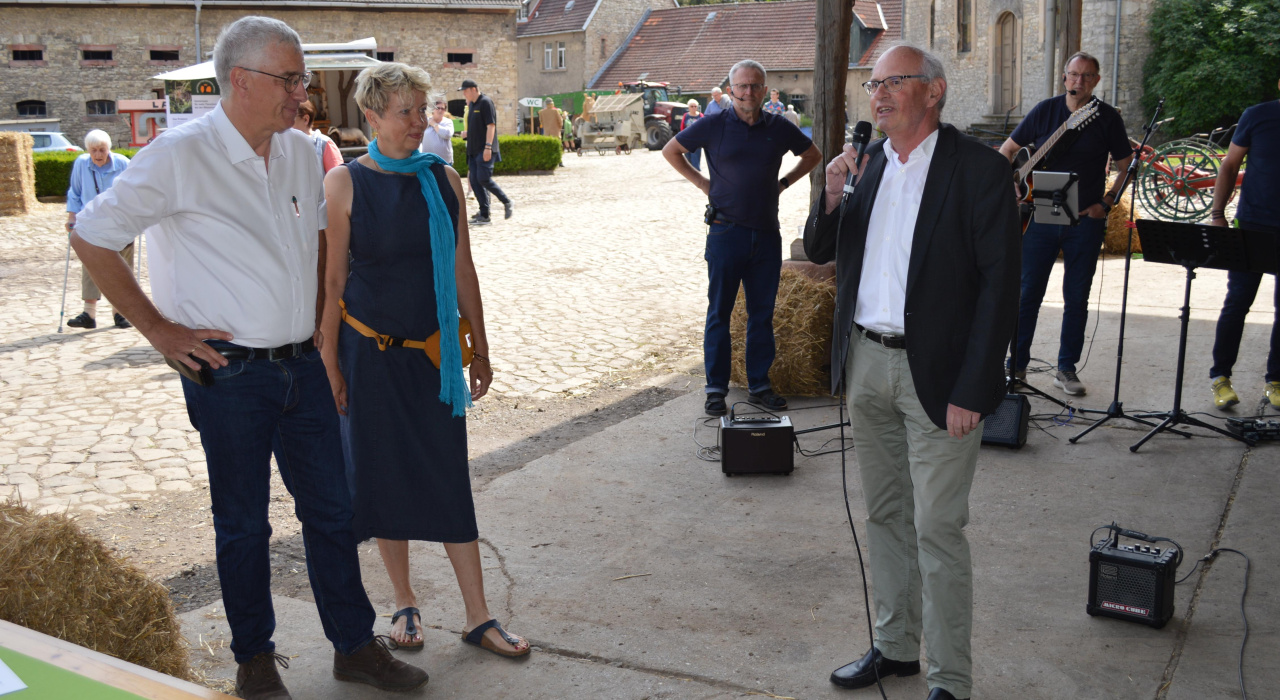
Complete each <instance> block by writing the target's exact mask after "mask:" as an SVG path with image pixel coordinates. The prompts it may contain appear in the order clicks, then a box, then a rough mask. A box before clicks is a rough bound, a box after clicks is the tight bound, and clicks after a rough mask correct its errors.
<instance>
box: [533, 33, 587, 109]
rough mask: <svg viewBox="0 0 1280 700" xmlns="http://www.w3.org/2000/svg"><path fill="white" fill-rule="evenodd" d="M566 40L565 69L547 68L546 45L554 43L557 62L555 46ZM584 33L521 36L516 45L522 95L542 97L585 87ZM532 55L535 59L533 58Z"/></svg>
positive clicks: (553, 54)
mask: <svg viewBox="0 0 1280 700" xmlns="http://www.w3.org/2000/svg"><path fill="white" fill-rule="evenodd" d="M561 41H563V42H564V52H565V57H564V59H565V60H564V64H565V67H564V68H550V69H548V68H544V66H545V65H546V63H545V61H544V59H543V55H544V54H543V51H544V46H543V45H544V44H547V43H549V44H551V60H552V64H551V65H553V66H554V65H555V51H556V45H557V44H558V43H559V42H561ZM582 42H583V33H582V32H565V33H563V34H547V35H545V36H532V37H522V38H521V39H520V44H519V46H518V47H517V52H518V56H517V61H516V63H517V64H518V65H519V66H520V68H519V74H520V90H519V92H520V94H519V95H517V96H516V97H517V99H518V98H520V97H540V96H542V95H554V94H557V93H561V92H577V91H578V90H581V89H582V86H583V82H582V74H583V71H584V70H585V67H584V66H585V65H586V60H585V58H584V56H583V53H584V49H583V43H582ZM530 55H532V58H530Z"/></svg>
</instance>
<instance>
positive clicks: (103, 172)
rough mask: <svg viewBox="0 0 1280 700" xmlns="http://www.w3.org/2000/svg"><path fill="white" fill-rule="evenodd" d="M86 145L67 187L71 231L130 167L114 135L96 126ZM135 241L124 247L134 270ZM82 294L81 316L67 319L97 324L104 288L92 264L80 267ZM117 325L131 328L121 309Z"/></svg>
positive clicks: (82, 324) (124, 255) (71, 323)
mask: <svg viewBox="0 0 1280 700" xmlns="http://www.w3.org/2000/svg"><path fill="white" fill-rule="evenodd" d="M84 147H85V149H86V150H88V151H89V152H88V153H85V154H84V155H82V156H80V157H79V158H76V161H75V163H73V164H72V165H71V186H70V187H69V188H67V233H71V231H72V229H74V228H75V227H76V214H79V213H80V210H81V209H84V205H86V204H88V203H89V202H91V201H93V198H94V197H97V196H98V195H100V194H102V193H103V192H106V191H107V190H108V189H109V188H110V187H111V183H113V182H115V180H116V176H117V175H119V174H120V173H122V172H124V169H125V168H127V167H129V159H128V158H126V157H124V156H122V155H120V154H119V153H112V152H111V135H110V134H108V133H107V132H105V131H103V130H101V129H94V130H93V131H90V132H89V133H87V134H85V136H84ZM133 245H134V244H133V243H130V244H129V245H127V246H125V248H124V250H122V251H120V257H122V258H124V261H125V262H126V263H128V265H129V270H130V271H131V272H132V271H133ZM135 274H136V273H135ZM62 286H63V290H64V291H63V303H64V305H65V303H66V291H65V290H66V280H65V279H64V280H63V283H62ZM80 298H82V299H84V311H83V312H81V313H80V315H79V316H76V317H75V318H73V319H71V320H70V321H67V325H68V326H70V327H72V328H85V329H89V328H97V327H98V319H97V310H98V300H100V299H102V292H101V291H99V290H98V285H96V284H94V283H93V278H92V277H90V276H89V270H88V268H85V269H82V270H81V271H80ZM114 320H115V322H116V328H128V327H129V321H128V320H126V319H125V317H124V316H121V315H120V314H119V313H115V314H114Z"/></svg>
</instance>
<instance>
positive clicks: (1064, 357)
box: [1015, 216, 1107, 372]
mask: <svg viewBox="0 0 1280 700" xmlns="http://www.w3.org/2000/svg"><path fill="white" fill-rule="evenodd" d="M1106 226H1107V220H1106V219H1094V218H1090V217H1088V216H1082V217H1080V224H1079V225H1078V226H1054V225H1048V224H1041V223H1037V222H1034V221H1033V222H1031V225H1030V226H1028V227H1027V232H1026V233H1025V234H1024V235H1023V236H1022V301H1021V304H1020V306H1019V308H1018V356H1017V358H1016V365H1015V367H1016V369H1018V370H1024V369H1026V368H1027V365H1028V364H1029V363H1030V362H1031V339H1032V338H1034V337H1035V334H1036V319H1037V318H1039V316H1040V302H1041V301H1043V300H1044V292H1045V288H1046V287H1048V286H1049V273H1051V272H1053V263H1054V261H1056V260H1057V259H1058V251H1059V250H1061V251H1062V263H1063V271H1062V301H1063V310H1062V334H1061V337H1060V339H1059V340H1058V371H1060V372H1074V371H1076V362H1078V361H1079V360H1080V353H1081V352H1082V351H1083V350H1084V329H1085V324H1086V322H1087V321H1088V320H1089V289H1090V287H1092V286H1093V273H1094V271H1096V270H1097V269H1098V254H1099V253H1100V252H1102V238H1103V236H1104V235H1105V234H1106Z"/></svg>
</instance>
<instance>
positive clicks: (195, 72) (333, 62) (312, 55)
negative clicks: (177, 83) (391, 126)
mask: <svg viewBox="0 0 1280 700" xmlns="http://www.w3.org/2000/svg"><path fill="white" fill-rule="evenodd" d="M376 48H377V42H376V41H374V39H373V37H369V38H367V39H360V40H358V41H352V42H348V43H346V44H303V45H302V50H303V55H302V58H303V60H304V61H306V64H307V70H310V71H317V70H364V69H365V68H368V67H369V66H376V65H378V64H379V63H381V61H379V60H378V59H376V58H372V57H370V56H369V55H368V54H365V53H362V52H363V51H373V50H374V49H376ZM332 51H340V53H327V52H332ZM152 77H153V78H155V79H156V80H200V79H202V78H213V77H215V75H214V70H213V61H205V62H204V63H197V64H196V65H194V66H187V67H186V68H179V69H177V70H171V71H169V72H168V73H161V74H160V75H155V76H152Z"/></svg>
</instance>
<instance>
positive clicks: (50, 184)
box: [33, 148, 140, 197]
mask: <svg viewBox="0 0 1280 700" xmlns="http://www.w3.org/2000/svg"><path fill="white" fill-rule="evenodd" d="M111 150H113V151H115V152H116V153H119V154H120V155H122V156H124V157H126V158H132V157H133V155H134V154H135V153H137V152H138V151H139V150H140V149H137V148H113V149H111ZM82 155H84V154H83V153H68V152H66V151H47V152H45V153H36V154H34V156H33V159H34V160H35V166H36V196H37V197H62V196H65V195H66V194H67V188H68V187H70V186H71V166H72V164H74V163H75V162H76V158H79V157H80V156H82Z"/></svg>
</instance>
